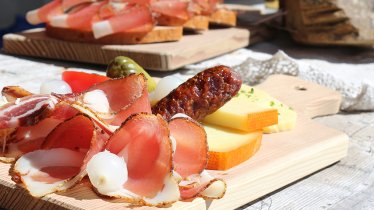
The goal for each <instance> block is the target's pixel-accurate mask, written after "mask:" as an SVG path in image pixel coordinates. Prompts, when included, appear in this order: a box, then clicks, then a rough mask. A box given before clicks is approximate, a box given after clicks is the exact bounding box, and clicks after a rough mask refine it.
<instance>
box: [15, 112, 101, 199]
mask: <svg viewBox="0 0 374 210" xmlns="http://www.w3.org/2000/svg"><path fill="white" fill-rule="evenodd" d="M107 139H108V136H107V135H105V134H103V133H102V132H101V131H100V129H98V128H97V127H95V124H94V123H93V121H92V120H91V119H90V118H88V117H87V116H85V115H77V116H75V117H73V118H72V119H70V120H67V121H65V122H64V123H61V124H60V125H58V126H57V127H56V128H55V129H54V130H53V131H52V132H51V133H50V134H49V135H48V136H47V138H46V140H45V141H44V143H43V145H42V149H40V150H35V151H33V152H30V153H27V154H25V155H23V156H22V157H21V158H19V159H18V160H17V162H16V163H15V165H14V170H13V180H19V181H20V182H22V183H23V184H24V185H25V187H26V189H27V190H28V191H29V192H30V194H31V195H33V196H35V197H41V196H44V195H47V194H49V193H52V192H57V191H62V190H66V189H68V188H70V187H72V186H74V185H75V184H76V183H77V182H78V181H80V180H81V179H82V178H83V177H84V176H85V175H86V170H85V169H86V165H87V162H88V161H89V160H90V159H91V158H92V156H93V155H95V154H96V153H98V152H100V151H102V149H103V148H104V145H105V142H106V140H107Z"/></svg>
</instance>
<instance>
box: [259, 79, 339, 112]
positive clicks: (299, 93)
mask: <svg viewBox="0 0 374 210" xmlns="http://www.w3.org/2000/svg"><path fill="white" fill-rule="evenodd" d="M257 87H259V88H261V89H265V90H266V92H268V93H269V94H270V95H271V96H273V97H275V98H277V99H279V100H280V101H283V102H285V101H286V102H287V103H288V104H287V105H289V106H291V107H292V108H294V109H295V110H296V111H297V112H298V113H299V114H301V115H303V116H305V117H308V118H313V117H317V116H324V115H331V114H336V113H337V112H338V111H339V107H340V103H341V100H342V97H341V95H340V93H339V92H337V91H334V90H331V89H329V88H326V87H323V86H321V85H318V84H315V83H312V82H308V81H305V80H302V79H299V78H297V77H293V76H287V75H271V76H269V77H268V78H267V80H266V81H265V82H263V83H261V84H260V85H258V86H257Z"/></svg>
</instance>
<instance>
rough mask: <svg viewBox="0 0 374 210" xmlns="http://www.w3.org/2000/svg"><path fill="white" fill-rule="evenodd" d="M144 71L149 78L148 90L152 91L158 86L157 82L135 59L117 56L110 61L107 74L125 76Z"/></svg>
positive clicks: (113, 76) (115, 76)
mask: <svg viewBox="0 0 374 210" xmlns="http://www.w3.org/2000/svg"><path fill="white" fill-rule="evenodd" d="M140 73H143V74H144V76H145V77H146V78H147V85H148V92H152V91H153V90H154V89H155V88H156V82H155V81H154V80H153V78H152V77H151V76H150V75H149V74H148V73H147V72H146V71H145V70H144V69H143V68H142V67H141V66H140V65H139V64H137V63H136V62H135V61H134V60H132V59H131V58H128V57H125V56H117V57H115V58H114V59H113V60H112V61H110V63H109V65H108V67H107V69H106V75H107V76H108V77H110V78H119V77H125V76H128V75H130V74H140Z"/></svg>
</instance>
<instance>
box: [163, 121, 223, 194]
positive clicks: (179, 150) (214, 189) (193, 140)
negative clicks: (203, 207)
mask: <svg viewBox="0 0 374 210" xmlns="http://www.w3.org/2000/svg"><path fill="white" fill-rule="evenodd" d="M169 129H170V133H171V136H172V137H173V138H174V139H175V144H176V150H175V154H174V160H173V161H174V164H175V171H176V173H178V174H179V175H180V176H181V178H182V180H181V182H179V189H180V194H181V200H189V199H193V198H196V197H202V198H204V199H219V198H222V197H223V196H224V194H225V192H226V183H225V182H224V181H223V180H221V179H217V178H214V177H212V176H210V175H209V174H208V173H207V172H206V171H205V170H204V169H205V167H206V164H207V162H208V151H209V150H208V143H207V137H206V133H205V130H204V128H203V127H202V126H201V125H200V124H199V123H198V122H196V121H194V120H193V119H191V118H190V117H188V116H187V115H184V114H177V115H175V116H173V117H172V119H171V120H170V121H169ZM191 157H193V158H191Z"/></svg>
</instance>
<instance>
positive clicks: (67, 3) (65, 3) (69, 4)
mask: <svg viewBox="0 0 374 210" xmlns="http://www.w3.org/2000/svg"><path fill="white" fill-rule="evenodd" d="M98 1H99V0H62V8H63V10H64V11H65V12H67V11H69V10H71V9H73V8H74V7H76V6H79V5H82V4H88V3H93V2H98Z"/></svg>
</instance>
